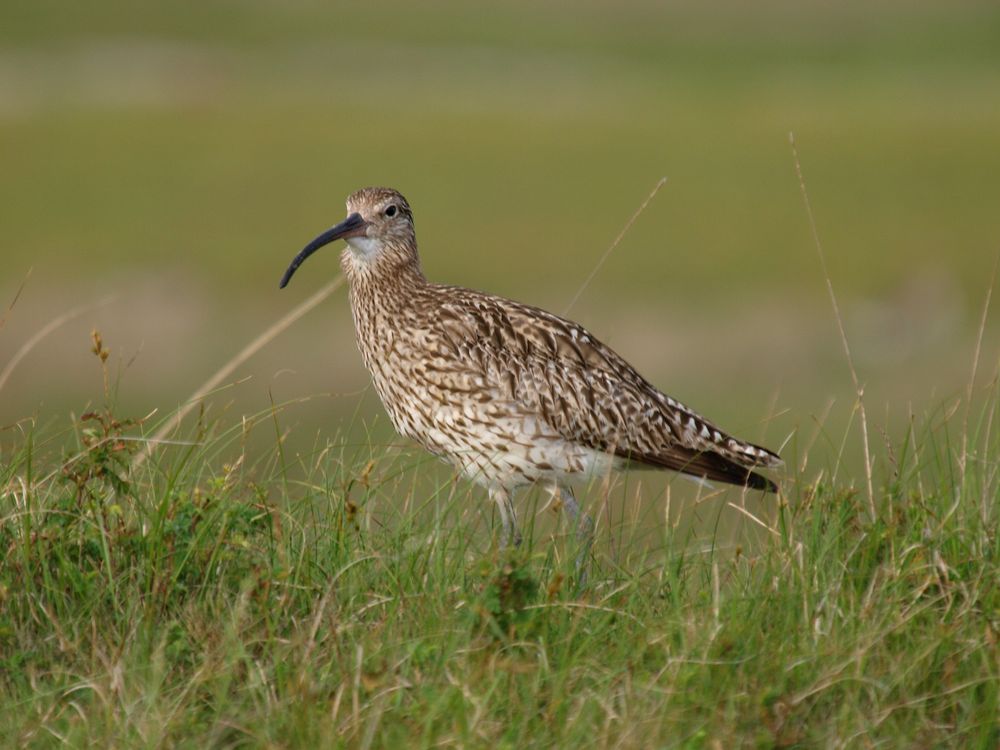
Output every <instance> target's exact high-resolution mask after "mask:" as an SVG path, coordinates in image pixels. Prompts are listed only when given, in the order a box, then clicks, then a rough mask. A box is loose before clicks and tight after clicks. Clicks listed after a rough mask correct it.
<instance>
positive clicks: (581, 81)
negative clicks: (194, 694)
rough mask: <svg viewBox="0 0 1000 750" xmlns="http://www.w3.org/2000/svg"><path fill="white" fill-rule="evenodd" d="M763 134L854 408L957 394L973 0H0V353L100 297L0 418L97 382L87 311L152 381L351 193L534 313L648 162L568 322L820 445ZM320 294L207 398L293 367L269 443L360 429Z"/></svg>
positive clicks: (331, 257) (973, 238) (732, 412)
mask: <svg viewBox="0 0 1000 750" xmlns="http://www.w3.org/2000/svg"><path fill="white" fill-rule="evenodd" d="M790 131H794V133H795V135H796V140H797V143H798V147H799V151H800V155H801V159H802V164H803V170H804V173H805V178H806V181H807V185H808V189H809V193H810V197H811V200H812V204H813V207H814V209H815V214H816V220H817V227H818V231H819V235H820V237H821V240H822V243H823V246H824V248H825V250H826V253H827V255H828V260H829V270H830V275H831V278H832V282H833V284H834V287H835V288H836V290H837V292H838V294H839V296H840V300H841V305H842V312H843V315H844V321H845V325H846V328H847V333H848V336H849V338H850V341H851V344H852V346H853V348H854V353H855V357H856V363H857V366H858V370H859V376H860V378H861V380H862V381H863V382H864V383H865V384H866V396H867V399H868V404H869V409H870V411H871V414H872V421H873V423H874V426H881V425H887V429H888V431H889V433H890V434H893V435H898V434H899V429H900V427H901V426H903V425H905V423H906V418H907V414H908V413H909V411H910V410H911V409H912V410H914V411H916V412H918V413H919V412H923V411H928V410H933V409H936V408H938V407H939V406H940V405H942V404H947V403H949V400H950V399H952V398H954V397H956V396H958V395H960V394H961V393H962V392H963V390H964V388H965V385H966V383H967V381H968V377H969V372H970V369H971V363H972V352H973V347H974V342H975V336H976V332H977V327H978V320H979V315H980V311H981V307H982V302H983V299H984V297H985V294H986V292H987V288H988V286H989V280H990V274H991V272H992V269H993V264H994V259H995V258H996V256H997V253H998V251H1000V5H998V4H997V3H996V2H978V3H977V2H949V3H941V2H921V1H920V0H916V1H911V2H822V3H802V2H792V0H787V1H786V0H774V1H771V2H764V3H753V4H749V3H739V2H735V1H731V2H721V3H711V4H703V3H653V2H641V1H639V0H636V1H633V2H619V3H614V4H612V3H597V2H542V3H539V2H526V1H525V2H508V3H504V4H501V5H495V6H486V5H481V4H473V3H461V2H438V1H436V0H431V1H425V2H420V3H404V2H390V3H371V2H366V3H361V2H356V3H324V2H318V1H317V2H307V1H297V2H296V1H293V2H277V0H257V1H256V2H250V3H246V2H240V3H237V2H206V3H149V2H121V1H115V0H93V2H90V3H68V2H49V1H47V0H35V1H34V2H31V3H11V2H9V1H8V2H4V3H3V4H2V5H0V206H2V208H0V211H2V217H3V221H2V228H3V231H2V235H0V252H2V258H3V263H2V271H0V305H2V310H4V311H6V313H5V314H4V313H0V314H3V315H4V318H3V320H4V322H3V327H2V328H0V368H3V367H4V366H6V364H7V363H8V362H9V361H10V360H11V358H12V357H14V356H15V353H16V352H17V351H18V350H19V349H20V348H21V347H22V346H23V345H24V344H25V343H26V342H27V341H29V340H30V339H31V337H32V336H34V335H35V334H37V333H38V332H39V331H40V330H41V329H42V328H43V327H44V326H45V325H46V324H47V323H48V322H49V321H50V320H52V319H53V318H55V317H57V316H59V315H61V314H63V313H65V312H67V311H68V310H71V309H73V308H75V307H77V306H79V305H90V304H95V303H98V302H99V301H102V300H105V303H104V304H102V305H101V306H99V307H95V308H93V309H90V310H88V311H87V312H85V313H83V314H82V315H80V316H78V317H76V318H74V319H73V320H72V321H70V322H68V323H66V324H65V325H63V326H61V327H59V328H58V330H56V331H54V332H53V333H52V334H51V335H49V336H47V337H46V338H45V339H44V340H42V341H41V342H40V343H38V344H37V345H36V346H35V347H34V348H33V349H32V351H31V352H30V354H29V355H28V356H27V357H26V358H25V359H24V360H23V361H22V362H21V363H20V364H19V366H18V367H17V368H16V369H15V370H14V371H13V372H12V373H11V374H10V377H9V380H8V381H7V383H6V384H5V385H4V386H3V389H2V390H0V426H7V425H11V424H12V423H14V422H15V421H16V420H19V419H22V418H25V417H37V418H38V419H39V420H40V421H41V422H42V423H46V424H47V423H51V422H55V423H57V424H67V423H68V413H69V412H70V410H73V411H75V412H76V413H77V414H79V412H80V411H82V410H84V409H85V407H86V404H87V403H88V402H91V403H95V402H96V403H99V402H100V400H101V393H102V376H101V371H100V367H99V365H98V363H97V362H96V360H95V359H94V357H93V355H92V354H90V352H89V348H90V339H89V334H90V331H91V329H92V328H95V327H96V328H98V329H100V331H101V332H102V334H103V337H104V340H105V343H106V345H107V346H108V347H109V348H110V349H111V351H112V352H113V356H112V358H111V360H110V362H111V363H112V364H113V365H114V369H116V370H117V369H120V371H121V377H120V385H119V390H118V402H119V413H123V414H131V415H136V416H139V415H143V414H147V413H149V412H150V411H152V410H153V409H159V410H160V412H159V413H160V414H161V415H162V414H166V413H169V412H170V411H171V410H173V409H175V408H176V407H177V405H178V404H179V403H181V402H183V400H184V399H185V398H186V397H187V396H188V395H189V394H190V393H192V392H193V391H194V389H195V388H196V387H197V386H198V385H199V384H200V383H201V382H203V381H204V380H205V379H206V378H207V377H208V376H209V375H211V374H212V373H213V372H215V370H216V369H217V368H218V367H220V366H221V365H222V364H223V363H225V362H226V361H227V360H229V359H230V358H231V357H232V356H233V355H234V354H235V353H236V352H237V351H238V350H239V349H240V348H242V346H243V345H244V344H245V343H246V342H247V341H249V340H250V339H251V338H253V337H254V336H256V335H257V334H258V333H259V332H261V331H262V330H263V329H265V328H266V327H267V326H268V325H270V324H271V323H272V322H273V321H274V320H276V319H277V318H278V317H280V316H281V315H282V314H284V313H285V312H286V311H288V310H289V309H291V308H292V307H294V306H295V305H296V304H297V303H299V302H300V301H301V300H303V299H304V298H305V297H306V296H307V295H308V294H310V293H311V292H313V291H314V290H316V289H317V288H318V287H320V286H321V285H322V284H324V283H326V281H327V280H328V279H329V278H330V277H332V276H333V275H334V274H335V273H337V271H338V266H337V252H336V251H328V252H326V253H325V254H320V255H318V256H317V257H315V258H314V259H312V260H310V262H309V263H308V264H307V265H306V266H305V267H304V268H303V269H302V270H301V271H300V272H299V273H298V275H297V276H296V277H295V280H294V282H293V283H292V284H291V285H290V287H289V288H288V289H286V290H283V291H280V292H279V291H278V288H277V282H278V279H279V277H280V275H281V272H282V271H283V270H284V268H285V266H286V264H287V263H288V261H289V260H290V259H291V257H292V256H293V255H294V254H295V253H296V252H297V251H298V250H299V249H300V248H301V247H302V245H303V244H304V243H305V242H306V241H308V240H309V239H311V238H312V237H313V236H314V235H315V234H316V233H318V232H319V231H321V230H323V229H325V228H326V227H328V226H330V225H331V224H333V223H334V222H336V221H338V220H339V219H340V218H342V216H343V214H344V209H343V199H344V198H345V196H346V195H347V194H348V193H350V192H351V191H353V190H354V189H356V188H358V187H361V186H364V185H370V184H387V185H391V186H394V187H397V188H399V189H400V190H402V191H403V192H404V193H405V194H406V195H407V197H408V198H409V200H410V203H411V204H412V206H413V207H414V210H415V214H416V223H417V230H418V236H419V239H420V242H421V251H422V257H423V263H424V268H425V270H426V272H427V274H428V275H429V276H430V277H431V278H432V279H435V280H440V281H445V282H450V283H460V284H463V285H467V286H473V287H478V288H485V289H488V290H490V291H493V292H497V293H500V294H503V295H506V296H510V297H514V298H517V299H520V300H523V301H528V302H531V303H534V304H537V305H540V306H542V307H546V308H548V309H551V310H553V311H555V312H562V311H564V310H565V309H566V307H567V305H568V304H569V303H570V301H571V300H572V299H573V298H574V296H575V295H576V293H577V291H578V290H579V289H580V287H581V285H582V284H583V282H584V280H585V279H586V278H587V276H588V274H589V273H590V272H591V270H592V269H593V268H594V266H595V264H596V262H597V261H598V259H599V257H600V256H601V254H602V253H603V252H604V251H605V249H606V248H607V247H608V246H609V244H610V243H611V241H612V240H613V239H614V237H615V236H616V234H617V233H618V232H619V230H620V229H621V227H622V226H623V225H624V223H625V221H626V220H627V219H628V217H629V216H630V215H631V214H632V212H633V211H634V210H635V209H636V207H637V206H638V205H639V203H640V202H641V201H642V200H643V198H644V197H645V196H646V195H647V193H648V192H649V190H650V189H651V188H652V186H653V185H654V184H655V182H656V181H657V179H659V178H660V177H661V176H667V177H668V178H669V181H668V183H667V185H666V186H665V187H664V188H663V189H662V190H661V192H660V193H659V195H658V196H657V198H656V199H655V200H654V201H653V202H652V203H651V205H650V206H649V208H648V210H647V211H646V212H645V214H644V215H643V216H642V217H641V218H640V219H639V221H638V222H637V223H636V225H635V226H634V228H633V229H632V230H631V232H630V233H629V234H628V235H627V236H626V237H625V239H624V241H623V242H622V243H621V245H620V246H619V247H618V248H617V250H616V251H615V253H614V255H613V256H612V257H611V259H610V260H609V261H608V262H607V264H606V265H605V266H603V267H602V268H601V270H600V272H599V273H598V274H597V276H596V277H595V279H594V281H593V282H592V283H591V284H590V285H589V286H588V287H587V288H586V290H585V291H584V293H583V295H582V296H581V298H580V300H579V302H577V303H576V304H575V305H574V307H573V310H572V316H573V317H575V318H577V319H578V320H580V321H581V322H583V323H584V324H585V325H587V326H588V327H589V328H591V330H592V331H593V332H594V333H595V334H596V335H597V336H599V337H600V338H602V339H603V340H605V341H606V342H607V343H609V344H611V345H612V346H613V347H615V348H616V349H618V350H619V351H620V352H621V353H622V354H623V355H625V356H626V357H627V358H628V359H630V360H631V361H632V362H634V363H635V364H636V365H637V366H638V368H639V369H640V370H641V371H642V372H643V373H644V374H646V375H647V376H648V377H649V378H650V379H652V380H653V381H654V382H655V383H657V384H658V385H660V386H661V387H663V389H664V390H666V391H667V392H669V393H671V394H672V395H675V396H677V397H679V398H681V399H683V400H685V401H687V402H688V403H690V404H691V405H693V406H694V407H696V408H698V409H699V410H701V411H703V412H704V413H706V414H707V415H708V416H710V417H712V418H714V419H716V420H717V421H718V422H720V423H721V424H722V425H724V426H726V427H729V428H731V429H733V430H734V431H736V432H739V433H741V434H743V435H745V436H747V437H749V438H752V439H760V440H764V441H765V442H766V443H767V444H768V445H771V446H772V447H780V446H781V444H782V443H783V441H785V439H786V438H788V436H789V435H793V434H796V433H797V434H798V435H799V436H800V438H799V439H800V441H802V442H805V435H806V434H807V433H808V434H811V433H812V431H813V430H814V429H815V424H816V423H817V422H818V421H821V420H822V418H823V415H824V413H825V412H826V411H827V409H830V405H831V403H832V404H833V406H832V409H831V410H830V418H829V420H828V421H827V422H826V424H827V425H828V437H827V438H821V439H820V441H819V443H820V444H821V445H825V446H827V448H826V449H827V450H829V451H830V452H834V451H835V449H836V447H837V444H838V443H839V438H840V436H841V435H842V429H843V426H844V425H845V424H846V422H847V419H848V418H849V416H850V412H851V403H852V401H853V395H852V388H851V384H850V377H849V373H848V370H847V367H846V364H845V359H844V356H843V353H842V351H841V347H840V343H839V339H838V337H837V332H836V327H835V323H834V318H833V315H832V313H831V310H830V304H829V300H828V298H827V296H826V289H825V284H824V280H823V276H822V273H821V270H820V266H819V262H818V259H817V253H816V249H815V246H814V243H813V240H812V236H811V232H810V228H809V223H808V219H807V215H806V212H805V210H804V206H803V201H802V197H801V195H800V192H799V185H798V180H797V178H796V175H795V170H794V166H793V161H792V156H791V151H790V148H789V137H788V134H789V132H790ZM22 286H23V289H22V291H21V293H20V296H19V297H18V298H17V301H16V304H15V305H14V306H13V308H12V309H10V310H9V311H8V310H7V308H8V305H9V304H10V303H11V301H12V300H14V298H15V296H16V295H17V293H18V290H19V289H21V288H22ZM109 297H110V301H106V298H109ZM343 297H344V296H343V293H342V292H341V293H338V295H336V296H335V297H333V298H331V299H330V300H328V301H327V302H326V303H324V304H323V305H322V307H321V308H320V309H318V310H316V311H314V312H312V313H311V314H310V315H309V316H308V317H306V318H305V319H303V320H301V321H300V322H299V323H297V324H296V325H295V326H294V327H293V328H291V329H290V330H288V331H287V332H286V333H285V334H283V335H282V336H281V338H280V339H278V340H277V341H275V342H274V343H272V344H271V345H270V346H269V347H268V348H267V349H266V350H264V351H263V352H262V353H261V354H260V355H258V356H257V357H256V358H255V359H253V360H252V361H251V362H250V363H248V365H247V366H246V367H243V368H241V370H240V371H239V373H238V374H237V375H236V376H234V378H233V380H237V379H238V380H240V381H241V382H240V384H239V385H236V386H234V387H232V388H229V389H226V390H225V391H224V392H223V393H221V394H220V395H219V396H218V397H217V398H215V399H214V401H213V403H212V406H211V409H212V410H213V411H212V413H213V414H216V415H222V418H223V419H224V420H228V421H230V422H232V423H237V422H239V419H240V417H241V416H242V415H244V414H252V413H257V412H260V411H261V410H265V409H267V407H268V405H269V404H270V403H271V401H272V400H273V401H274V402H278V403H281V402H284V401H287V400H290V399H297V398H300V397H303V396H312V397H313V398H311V399H310V400H309V401H307V402H304V403H298V404H293V405H291V406H289V408H288V409H287V410H285V411H284V413H283V414H282V415H281V427H282V429H286V430H288V431H289V440H290V441H291V442H293V443H295V444H296V445H302V446H311V445H312V444H313V443H314V441H315V439H316V435H317V432H318V431H320V430H322V431H323V433H324V434H327V433H333V432H334V431H337V430H340V429H342V428H343V426H344V425H345V424H348V423H350V424H352V425H354V428H353V429H354V430H358V429H362V428H361V427H359V426H360V425H363V424H373V425H374V426H373V427H372V428H371V429H372V430H373V433H372V434H375V435H379V436H383V437H385V438H386V439H390V434H391V433H390V428H389V426H388V423H387V420H386V419H385V418H384V417H381V416H379V415H381V410H380V408H379V406H378V403H377V400H376V398H375V396H374V394H373V393H372V392H371V390H370V389H367V390H366V386H367V383H368V378H367V375H366V373H365V372H364V370H363V367H362V364H361V360H360V357H359V356H358V355H357V352H356V350H355V348H354V343H353V331H352V327H351V320H350V313H349V311H348V307H347V303H346V300H345V299H344V298H343ZM993 319H994V320H996V316H994V318H993ZM998 330H1000V328H998V326H997V324H996V323H995V322H994V323H991V324H990V326H989V328H988V330H987V332H986V336H985V340H984V343H985V349H984V359H983V372H984V373H985V376H984V378H983V381H984V382H985V381H986V380H987V379H988V378H989V376H990V375H991V374H992V373H994V372H995V367H996V362H997V355H998V342H1000V336H998V335H997V333H998ZM248 376H249V379H246V378H247V377H248ZM373 420H374V421H373ZM269 429H270V428H269ZM3 434H5V435H6V437H3ZM3 434H0V441H2V442H8V440H13V439H14V435H15V434H16V431H15V430H11V429H9V428H8V429H6V430H5V431H4V433H3ZM273 434H274V433H273V429H272V430H271V432H270V433H269V435H270V438H269V439H271V440H273Z"/></svg>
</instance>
